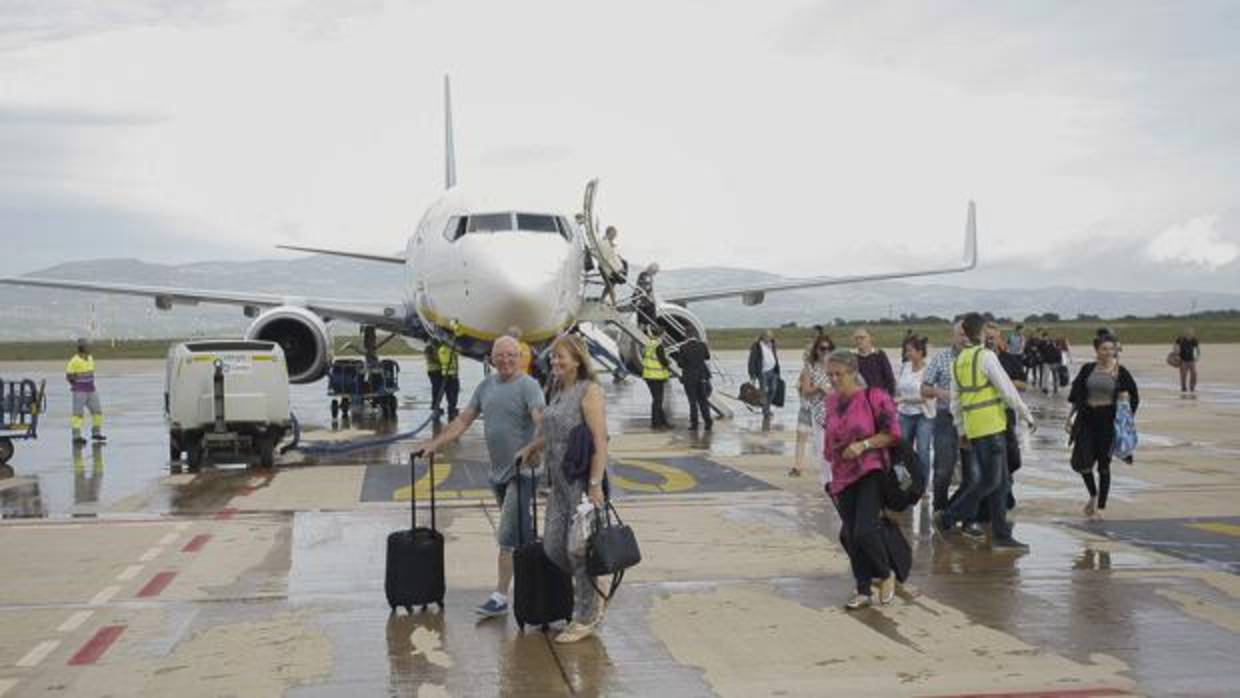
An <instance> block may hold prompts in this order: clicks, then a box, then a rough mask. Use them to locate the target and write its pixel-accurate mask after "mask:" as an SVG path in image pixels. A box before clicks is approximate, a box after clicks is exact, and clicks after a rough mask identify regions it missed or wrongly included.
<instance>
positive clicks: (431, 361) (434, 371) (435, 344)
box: [423, 339, 443, 420]
mask: <svg viewBox="0 0 1240 698" xmlns="http://www.w3.org/2000/svg"><path fill="white" fill-rule="evenodd" d="M423 355H424V356H425V357H426V377H427V378H428V379H429V380H430V382H431V415H432V416H433V417H434V418H435V419H436V420H438V419H439V415H440V414H441V412H440V411H439V401H440V400H441V399H443V367H442V366H440V365H439V340H437V339H429V340H427V342H426V348H425V349H424V350H423Z"/></svg>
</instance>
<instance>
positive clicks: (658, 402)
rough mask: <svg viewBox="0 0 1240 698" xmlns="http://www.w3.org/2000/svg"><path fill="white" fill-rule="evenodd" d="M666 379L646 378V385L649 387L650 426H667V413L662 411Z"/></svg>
mask: <svg viewBox="0 0 1240 698" xmlns="http://www.w3.org/2000/svg"><path fill="white" fill-rule="evenodd" d="M666 385H667V381H666V380H660V381H656V380H650V379H646V387H647V388H650V426H652V427H665V426H667V415H666V414H664V413H663V388H664V386H666Z"/></svg>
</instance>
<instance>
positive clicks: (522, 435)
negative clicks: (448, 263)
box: [415, 335, 546, 618]
mask: <svg viewBox="0 0 1240 698" xmlns="http://www.w3.org/2000/svg"><path fill="white" fill-rule="evenodd" d="M520 358H521V348H520V345H519V344H518V343H517V340H516V339H515V338H513V337H509V336H507V335H505V336H503V337H500V338H499V339H497V340H495V343H494V344H493V345H492V347H491V363H493V364H494V365H495V372H494V373H492V374H491V375H490V376H487V378H485V379H484V380H483V381H482V382H481V383H479V384H478V387H477V388H475V389H474V395H473V397H471V398H470V400H469V405H468V406H466V407H465V409H464V410H463V411H462V412H461V413H460V415H458V416H457V418H456V419H454V420H452V422H451V423H450V424H448V426H447V427H445V428H444V430H443V431H442V432H440V434H439V436H436V437H435V438H433V439H430V440H428V441H425V442H423V443H421V444H418V445H417V446H416V447H415V450H416V451H421V452H424V453H431V452H434V451H437V450H439V449H440V448H442V447H443V446H445V445H447V444H450V443H452V442H453V441H456V440H457V439H458V438H460V436H461V434H463V433H465V430H466V429H469V427H470V425H472V424H473V423H474V420H475V419H477V418H478V417H479V415H482V416H484V417H485V419H484V421H483V435H484V436H485V438H486V442H487V453H488V455H489V456H490V459H491V488H492V489H493V490H494V492H495V501H496V503H497V504H498V505H499V507H500V516H499V525H498V526H497V527H496V532H495V533H496V539H497V541H498V542H499V561H498V564H497V566H498V579H497V581H496V585H495V592H494V593H493V594H491V597H490V598H489V599H487V600H486V602H484V603H483V604H482V605H481V606H479V607H478V608H477V609H476V610H477V612H478V614H479V615H482V616H485V617H488V618H491V617H499V616H504V615H507V613H508V586H509V585H510V584H511V583H512V551H513V550H514V549H515V548H516V547H517V546H518V545H519V544H520V543H521V533H522V532H521V530H520V524H519V519H524V523H525V529H526V530H527V531H528V530H529V529H530V528H531V523H532V518H531V513H530V506H529V502H530V496H531V492H532V491H533V488H534V482H533V481H532V480H531V479H530V478H529V476H528V475H527V476H524V478H523V477H522V476H520V475H519V473H517V467H516V455H517V451H519V450H520V449H521V447H523V446H525V445H526V444H527V443H529V442H530V441H531V440H532V439H533V438H534V432H535V430H536V429H537V428H538V425H539V423H540V422H542V413H543V407H545V406H546V402H545V401H544V399H543V394H542V390H541V389H540V388H539V387H538V382H537V381H535V380H534V379H533V378H530V377H529V376H528V375H526V374H525V373H523V372H522V371H521V370H520V366H519V363H520ZM523 480H524V481H523ZM522 512H523V513H522Z"/></svg>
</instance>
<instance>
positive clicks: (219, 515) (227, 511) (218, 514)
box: [215, 507, 240, 521]
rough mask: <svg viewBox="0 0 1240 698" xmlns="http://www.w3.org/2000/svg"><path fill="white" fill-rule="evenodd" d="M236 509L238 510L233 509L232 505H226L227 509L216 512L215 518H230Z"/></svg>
mask: <svg viewBox="0 0 1240 698" xmlns="http://www.w3.org/2000/svg"><path fill="white" fill-rule="evenodd" d="M238 511H240V510H239V509H235V508H233V507H228V508H227V509H221V510H220V511H218V512H216V514H215V519H216V520H217V521H227V520H228V519H231V518H232V517H233V516H235V515H236V514H237V512H238Z"/></svg>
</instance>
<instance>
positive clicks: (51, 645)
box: [17, 640, 60, 667]
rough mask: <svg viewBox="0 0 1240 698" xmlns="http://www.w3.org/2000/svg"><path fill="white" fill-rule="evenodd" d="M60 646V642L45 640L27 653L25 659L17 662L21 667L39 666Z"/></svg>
mask: <svg viewBox="0 0 1240 698" xmlns="http://www.w3.org/2000/svg"><path fill="white" fill-rule="evenodd" d="M59 646H60V640H44V641H43V642H40V643H39V644H37V645H35V646H34V649H32V650H30V651H29V652H27V653H26V656H25V657H22V658H21V659H19V660H17V666H19V667H32V666H39V662H42V661H43V660H44V659H47V655H49V654H51V653H52V651H53V650H55V649H56V648H57V647H59Z"/></svg>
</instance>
